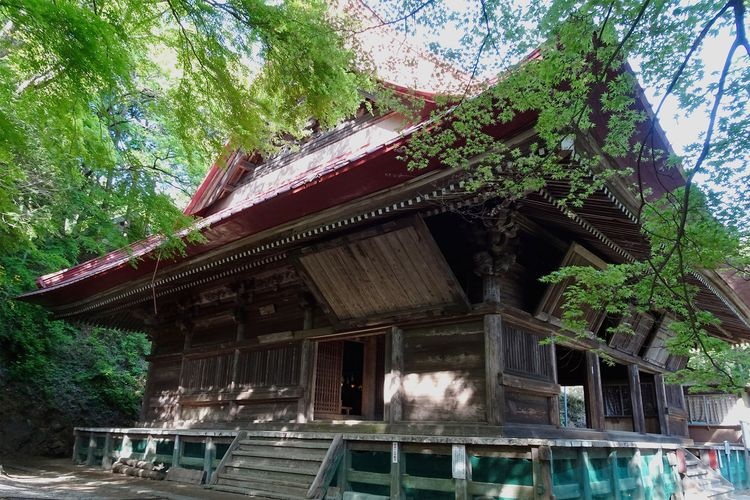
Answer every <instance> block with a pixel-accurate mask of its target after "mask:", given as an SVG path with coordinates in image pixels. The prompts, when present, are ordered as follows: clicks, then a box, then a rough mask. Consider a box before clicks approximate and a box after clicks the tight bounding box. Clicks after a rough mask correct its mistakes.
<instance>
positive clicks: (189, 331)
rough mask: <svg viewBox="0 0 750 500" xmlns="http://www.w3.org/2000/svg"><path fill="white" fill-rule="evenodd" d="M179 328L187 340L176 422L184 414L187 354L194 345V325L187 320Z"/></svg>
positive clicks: (184, 347)
mask: <svg viewBox="0 0 750 500" xmlns="http://www.w3.org/2000/svg"><path fill="white" fill-rule="evenodd" d="M178 326H179V328H180V331H181V332H182V333H183V335H185V339H184V341H183V344H182V362H181V364H180V383H179V386H178V387H177V403H176V404H175V409H174V421H175V422H177V421H179V420H180V416H181V414H182V403H181V401H180V399H181V398H182V393H183V392H184V390H185V360H186V358H185V352H186V351H188V350H189V349H190V348H191V347H192V345H193V324H192V323H191V322H190V321H189V319H187V320H181V321H179V322H178Z"/></svg>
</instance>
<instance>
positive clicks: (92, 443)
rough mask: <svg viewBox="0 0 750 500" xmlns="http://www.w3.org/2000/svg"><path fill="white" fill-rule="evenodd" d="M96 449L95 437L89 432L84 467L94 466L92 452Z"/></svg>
mask: <svg viewBox="0 0 750 500" xmlns="http://www.w3.org/2000/svg"><path fill="white" fill-rule="evenodd" d="M95 449H96V435H95V434H94V433H93V432H89V449H88V450H87V453H86V465H94V450H95Z"/></svg>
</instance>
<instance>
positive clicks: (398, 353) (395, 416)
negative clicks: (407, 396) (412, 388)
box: [384, 327, 404, 424]
mask: <svg viewBox="0 0 750 500" xmlns="http://www.w3.org/2000/svg"><path fill="white" fill-rule="evenodd" d="M390 337H391V342H390V371H389V373H387V374H386V376H385V391H384V394H385V413H386V415H387V421H388V422H389V423H392V424H393V423H396V422H400V421H401V419H402V418H403V385H402V382H403V381H402V378H403V371H404V332H403V330H401V329H400V328H396V327H393V328H391V331H390Z"/></svg>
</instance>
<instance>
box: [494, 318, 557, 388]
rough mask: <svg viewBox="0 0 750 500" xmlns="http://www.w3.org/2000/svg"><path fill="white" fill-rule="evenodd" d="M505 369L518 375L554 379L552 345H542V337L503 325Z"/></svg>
mask: <svg viewBox="0 0 750 500" xmlns="http://www.w3.org/2000/svg"><path fill="white" fill-rule="evenodd" d="M503 339H504V341H505V369H506V370H507V371H509V372H513V373H516V374H518V375H524V376H532V377H536V378H542V379H545V380H552V379H553V376H554V373H553V366H552V346H550V345H541V344H540V343H539V341H540V340H542V337H540V336H538V335H534V334H533V333H530V332H527V331H524V330H521V329H520V328H516V327H514V326H510V325H503Z"/></svg>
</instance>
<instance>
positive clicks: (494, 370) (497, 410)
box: [484, 314, 505, 425]
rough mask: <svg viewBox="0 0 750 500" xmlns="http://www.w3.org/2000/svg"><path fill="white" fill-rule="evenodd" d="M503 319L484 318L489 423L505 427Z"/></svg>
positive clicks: (494, 315)
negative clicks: (502, 381)
mask: <svg viewBox="0 0 750 500" xmlns="http://www.w3.org/2000/svg"><path fill="white" fill-rule="evenodd" d="M504 358H505V356H504V353H503V319H502V317H501V316H500V315H499V314H486V315H485V316H484V376H485V397H486V401H487V403H486V405H485V407H486V411H487V423H489V424H490V425H503V423H504V421H505V389H504V387H503V386H502V384H501V383H500V381H501V380H502V374H503V371H504V369H505V359H504Z"/></svg>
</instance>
